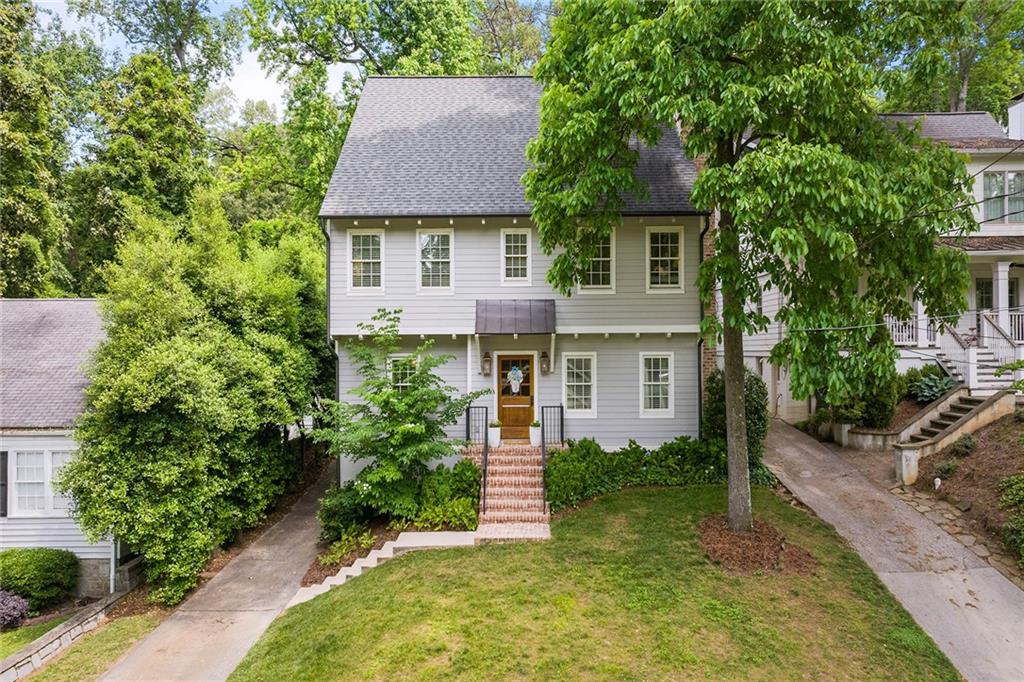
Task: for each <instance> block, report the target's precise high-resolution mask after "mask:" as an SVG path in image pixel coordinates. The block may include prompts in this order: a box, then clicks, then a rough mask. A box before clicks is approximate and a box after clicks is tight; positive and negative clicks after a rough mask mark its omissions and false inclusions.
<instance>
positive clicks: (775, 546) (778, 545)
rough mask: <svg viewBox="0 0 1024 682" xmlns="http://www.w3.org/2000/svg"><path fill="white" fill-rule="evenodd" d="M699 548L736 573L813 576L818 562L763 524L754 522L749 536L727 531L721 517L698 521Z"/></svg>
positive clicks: (715, 561)
mask: <svg viewBox="0 0 1024 682" xmlns="http://www.w3.org/2000/svg"><path fill="white" fill-rule="evenodd" d="M698 530H699V531H700V546H701V549H703V550H704V553H705V554H707V556H708V558H709V559H711V561H713V562H714V563H716V564H719V565H720V566H722V567H724V568H725V569H727V570H729V571H734V572H736V573H745V574H750V573H756V572H765V573H767V572H774V573H796V574H799V575H809V574H812V573H814V569H815V568H816V567H817V565H818V562H817V561H815V559H814V557H812V556H811V555H810V553H809V552H808V551H807V550H805V549H803V548H802V547H798V546H797V545H793V544H790V543H789V542H787V541H786V536H784V535H783V534H782V532H781V531H779V529H777V528H776V527H775V526H773V525H771V524H770V523H766V522H764V521H758V520H755V521H754V531H753V532H752V533H734V532H733V531H731V530H729V526H728V524H727V522H726V517H725V516H724V515H715V516H709V517H707V518H705V519H704V520H703V521H701V523H700V526H699V528H698Z"/></svg>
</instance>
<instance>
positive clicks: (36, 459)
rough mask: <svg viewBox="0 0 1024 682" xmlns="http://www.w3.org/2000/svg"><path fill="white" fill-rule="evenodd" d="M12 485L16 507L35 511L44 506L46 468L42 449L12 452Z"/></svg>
mask: <svg viewBox="0 0 1024 682" xmlns="http://www.w3.org/2000/svg"><path fill="white" fill-rule="evenodd" d="M14 456H15V459H14V462H15V464H14V487H15V495H16V496H17V498H18V509H23V510H25V511H36V510H42V509H45V508H46V490H45V486H46V468H45V466H44V463H43V451H42V450H30V451H25V452H16V453H14Z"/></svg>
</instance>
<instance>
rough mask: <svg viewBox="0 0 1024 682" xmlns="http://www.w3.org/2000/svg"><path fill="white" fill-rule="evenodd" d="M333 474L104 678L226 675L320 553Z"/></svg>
mask: <svg viewBox="0 0 1024 682" xmlns="http://www.w3.org/2000/svg"><path fill="white" fill-rule="evenodd" d="M333 473H334V468H333V467H327V471H326V472H325V475H324V476H323V477H321V479H320V481H318V482H317V483H316V484H315V485H313V486H311V487H310V489H309V490H307V491H306V493H305V494H304V495H303V496H302V497H301V498H299V500H298V501H297V502H296V503H295V504H294V505H293V507H292V509H291V511H289V512H288V514H287V515H285V516H284V518H282V519H281V520H280V521H278V522H277V523H276V524H274V525H273V526H271V527H270V529H269V530H267V531H266V532H265V533H264V534H263V535H261V536H260V537H259V539H257V540H256V541H255V542H254V543H252V544H251V545H250V546H249V547H248V548H246V549H245V550H244V551H243V552H242V553H241V554H239V555H238V556H237V557H235V558H234V559H232V561H231V562H230V563H229V564H228V565H227V566H225V567H224V569H223V570H221V571H220V573H218V574H217V575H216V576H214V578H213V579H212V580H210V582H208V583H206V584H205V585H203V586H202V587H201V588H200V589H199V590H197V591H196V592H195V594H193V595H192V596H191V597H189V598H188V599H187V600H186V601H185V603H183V604H182V605H181V606H180V607H178V609H177V610H176V611H175V612H174V613H173V614H171V615H170V616H169V617H168V618H167V620H165V621H164V622H163V623H161V624H160V625H159V626H158V627H157V629H156V630H154V631H153V632H152V633H150V634H149V636H147V637H146V638H145V639H143V640H142V641H141V642H139V643H138V644H137V645H135V647H133V648H132V649H131V650H130V651H129V652H128V653H127V655H126V656H125V657H124V658H123V659H122V660H121V661H120V662H118V663H117V664H116V665H115V666H114V667H113V668H111V669H110V670H109V671H108V672H107V674H106V675H104V676H103V677H102V678H101V679H103V680H132V681H137V680H224V679H227V677H228V675H230V674H231V672H232V671H233V670H234V669H235V667H236V666H237V665H238V663H239V662H240V661H241V660H242V658H243V657H244V656H245V654H246V653H247V652H248V651H249V649H250V648H251V647H252V645H253V644H255V643H256V640H258V639H259V638H260V636H261V635H262V634H263V632H264V631H265V630H266V629H267V626H269V625H270V623H271V621H273V620H274V618H276V617H277V615H278V614H279V613H280V612H281V611H282V610H284V607H285V605H286V604H287V603H288V601H289V600H290V599H291V598H292V596H294V594H295V592H296V590H298V588H299V581H301V580H302V576H303V575H305V573H306V570H307V569H308V568H309V564H310V562H312V561H313V558H314V557H315V556H316V542H317V536H318V535H319V532H320V524H319V523H318V522H317V519H316V510H317V500H319V498H320V497H322V496H323V493H324V490H326V488H327V485H328V484H329V482H330V480H331V474H333Z"/></svg>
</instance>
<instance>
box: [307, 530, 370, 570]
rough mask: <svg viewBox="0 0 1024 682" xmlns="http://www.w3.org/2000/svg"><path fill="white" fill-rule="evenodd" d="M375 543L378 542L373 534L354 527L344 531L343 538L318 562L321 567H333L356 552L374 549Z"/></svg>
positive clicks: (333, 543)
mask: <svg viewBox="0 0 1024 682" xmlns="http://www.w3.org/2000/svg"><path fill="white" fill-rule="evenodd" d="M374 542H376V540H375V539H374V537H373V533H371V532H370V531H368V530H360V529H359V528H357V527H355V526H352V527H350V528H347V529H345V530H344V531H342V533H341V536H340V537H339V538H338V539H337V540H335V541H334V542H332V543H331V546H330V547H329V548H328V549H327V551H326V552H324V553H323V554H321V555H320V557H319V558H318V559H317V560H318V561H319V562H320V565H321V566H333V565H334V564H338V563H341V562H342V561H343V560H344V559H345V557H347V556H348V555H349V554H351V553H352V552H354V551H356V550H366V549H370V548H372V547H373V544H374Z"/></svg>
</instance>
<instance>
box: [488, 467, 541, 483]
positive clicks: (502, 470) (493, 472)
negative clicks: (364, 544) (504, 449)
mask: <svg viewBox="0 0 1024 682" xmlns="http://www.w3.org/2000/svg"><path fill="white" fill-rule="evenodd" d="M542 473H544V471H543V469H542V468H541V466H540V464H539V463H538V464H535V465H527V466H505V465H502V466H490V467H488V468H487V477H488V479H489V478H491V477H495V476H537V477H540V475H541V474H542Z"/></svg>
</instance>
